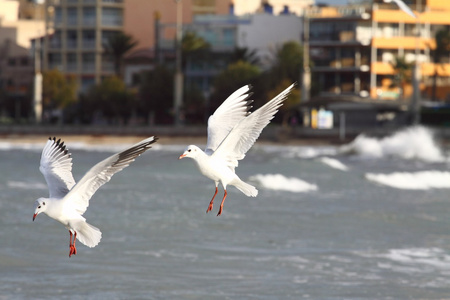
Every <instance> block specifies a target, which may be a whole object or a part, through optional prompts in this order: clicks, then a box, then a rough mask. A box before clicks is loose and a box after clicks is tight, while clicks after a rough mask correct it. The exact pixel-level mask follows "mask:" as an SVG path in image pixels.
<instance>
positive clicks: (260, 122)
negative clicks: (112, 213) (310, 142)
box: [179, 84, 295, 216]
mask: <svg viewBox="0 0 450 300" xmlns="http://www.w3.org/2000/svg"><path fill="white" fill-rule="evenodd" d="M294 86H295V84H292V85H290V86H289V87H288V88H286V89H285V90H284V91H283V92H281V93H280V94H278V95H277V96H276V97H275V98H273V99H272V100H270V101H269V102H267V103H266V104H265V105H264V106H262V107H260V108H259V109H257V110H256V111H254V112H253V113H251V112H249V110H250V109H251V106H250V104H251V103H252V102H253V101H251V100H248V98H249V97H250V95H251V94H250V93H249V91H250V89H251V86H250V85H246V86H243V87H241V88H240V89H238V90H237V91H235V92H234V93H233V94H231V95H230V96H229V97H228V98H227V99H226V100H225V101H224V102H223V103H222V104H221V105H220V106H219V108H217V110H216V111H215V112H214V114H213V115H211V116H210V117H209V119H208V141H207V145H206V150H205V151H204V152H203V151H202V150H201V149H200V148H199V147H197V146H195V145H190V146H188V147H187V148H186V150H185V151H184V153H183V154H182V155H180V157H179V159H182V158H184V157H189V158H192V159H193V160H194V161H195V163H196V165H197V167H198V169H199V171H200V173H202V174H203V175H204V176H206V177H208V178H209V179H211V180H213V181H214V183H215V185H216V190H215V193H214V196H213V197H212V199H211V201H210V203H209V206H208V209H207V210H206V212H207V213H208V212H209V211H211V210H212V208H213V204H214V198H215V197H216V195H217V192H218V189H217V187H218V185H219V183H221V184H222V186H223V189H224V195H223V198H222V203H221V204H220V208H219V212H218V213H217V215H218V216H220V215H221V214H222V211H223V204H224V202H225V198H226V197H227V186H228V185H233V186H235V187H236V188H237V189H238V190H240V191H241V192H243V193H244V194H245V195H246V196H248V197H256V196H257V195H258V190H257V189H256V188H255V187H254V186H252V185H250V184H248V183H245V182H244V181H242V180H241V179H240V178H239V177H238V176H237V175H236V173H235V170H234V169H235V168H236V167H237V166H238V160H241V159H243V158H244V157H245V153H246V152H247V151H248V150H249V149H250V148H251V146H253V144H254V143H255V141H256V139H257V138H258V137H259V135H260V134H261V131H262V130H263V129H264V127H266V126H267V124H269V123H270V120H272V119H273V117H274V116H275V114H276V113H277V112H278V109H279V108H280V107H281V106H282V105H283V101H284V100H286V98H287V96H288V95H289V93H290V92H291V91H292V89H293V88H294Z"/></svg>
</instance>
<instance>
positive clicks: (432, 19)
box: [373, 0, 450, 25]
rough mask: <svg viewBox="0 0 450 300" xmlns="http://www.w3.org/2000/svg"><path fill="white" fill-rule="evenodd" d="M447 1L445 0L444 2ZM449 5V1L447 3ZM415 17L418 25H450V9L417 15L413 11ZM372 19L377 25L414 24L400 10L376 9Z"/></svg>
mask: <svg viewBox="0 0 450 300" xmlns="http://www.w3.org/2000/svg"><path fill="white" fill-rule="evenodd" d="M446 1H447V0H446ZM448 2H449V3H450V1H448ZM414 13H415V14H416V15H418V16H419V18H418V21H419V22H420V23H430V24H441V25H445V24H450V17H449V14H450V8H449V10H434V11H433V10H431V11H425V12H423V13H421V14H419V13H418V12H417V11H414ZM373 19H374V20H375V21H377V22H379V23H399V22H402V23H416V21H417V20H416V19H415V18H413V17H411V16H410V15H408V14H406V13H404V12H403V11H401V10H389V9H378V10H375V11H374V12H373Z"/></svg>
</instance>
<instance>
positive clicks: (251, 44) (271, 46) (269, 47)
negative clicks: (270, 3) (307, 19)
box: [237, 14, 303, 67]
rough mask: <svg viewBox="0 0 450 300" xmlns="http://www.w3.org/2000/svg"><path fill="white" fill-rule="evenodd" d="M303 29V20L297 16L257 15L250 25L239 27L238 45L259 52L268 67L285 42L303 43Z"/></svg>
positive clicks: (252, 18)
mask: <svg viewBox="0 0 450 300" xmlns="http://www.w3.org/2000/svg"><path fill="white" fill-rule="evenodd" d="M302 28H303V23H302V19H301V18H300V17H298V16H296V15H279V16H274V15H268V14H257V15H253V16H251V23H250V24H242V25H238V30H237V34H238V37H237V43H238V46H239V47H242V48H243V47H246V48H248V49H250V50H257V53H258V56H259V57H260V59H261V61H262V63H263V64H264V65H263V66H264V67H266V66H268V64H269V61H268V60H270V59H272V58H273V55H274V54H275V53H276V50H277V48H279V47H281V46H282V45H283V44H284V43H285V42H288V41H292V40H294V41H297V42H300V41H301V34H302Z"/></svg>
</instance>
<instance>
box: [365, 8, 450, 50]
mask: <svg viewBox="0 0 450 300" xmlns="http://www.w3.org/2000/svg"><path fill="white" fill-rule="evenodd" d="M449 18H450V16H449ZM417 42H418V43H419V44H418V46H419V49H422V50H423V49H426V48H430V49H434V48H436V42H435V41H434V39H426V38H420V39H419V41H417V39H416V38H415V37H412V36H398V37H392V38H383V37H377V38H373V40H372V45H373V46H374V47H375V48H379V49H398V48H402V49H406V50H414V49H416V45H417Z"/></svg>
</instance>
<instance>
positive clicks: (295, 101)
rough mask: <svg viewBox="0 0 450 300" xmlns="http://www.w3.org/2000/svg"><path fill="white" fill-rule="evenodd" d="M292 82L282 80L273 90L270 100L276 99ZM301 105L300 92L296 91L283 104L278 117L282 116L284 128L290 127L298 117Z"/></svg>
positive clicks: (269, 93)
mask: <svg viewBox="0 0 450 300" xmlns="http://www.w3.org/2000/svg"><path fill="white" fill-rule="evenodd" d="M291 84H292V82H291V81H290V80H289V79H284V80H282V81H281V82H280V83H279V84H278V85H277V86H276V87H275V88H274V89H271V90H270V91H269V92H268V93H267V96H268V98H269V99H272V98H274V97H275V96H277V95H278V94H279V93H281V92H282V91H284V90H285V89H286V88H287V87H288V86H290V85H291ZM299 104H300V90H299V89H297V88H296V89H294V90H293V91H292V92H291V93H290V94H289V96H288V97H287V99H286V100H285V101H284V102H283V106H281V108H280V112H279V114H277V115H281V119H282V124H283V126H287V125H289V120H290V119H291V118H294V117H297V107H298V105H299Z"/></svg>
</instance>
